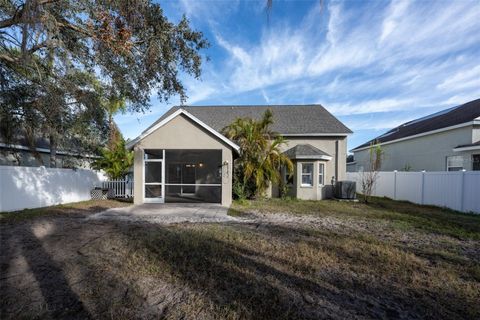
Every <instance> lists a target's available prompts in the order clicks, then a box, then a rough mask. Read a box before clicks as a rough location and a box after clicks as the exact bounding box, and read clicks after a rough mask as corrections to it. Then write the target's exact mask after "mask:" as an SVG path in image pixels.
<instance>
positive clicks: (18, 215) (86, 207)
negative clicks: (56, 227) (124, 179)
mask: <svg viewBox="0 0 480 320" xmlns="http://www.w3.org/2000/svg"><path fill="white" fill-rule="evenodd" d="M127 205H130V203H128V202H125V201H118V200H88V201H81V202H75V203H69V204H61V205H56V206H50V207H43V208H36V209H24V210H19V211H12V212H0V223H2V222H3V223H6V222H18V221H23V220H29V219H35V218H39V217H48V216H55V215H66V214H71V213H76V214H78V213H83V214H86V213H95V212H99V211H103V210H105V209H108V208H114V207H124V206H127Z"/></svg>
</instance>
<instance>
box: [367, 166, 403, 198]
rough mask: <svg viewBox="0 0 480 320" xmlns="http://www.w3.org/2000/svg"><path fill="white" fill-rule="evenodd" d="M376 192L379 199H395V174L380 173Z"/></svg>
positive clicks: (375, 187)
mask: <svg viewBox="0 0 480 320" xmlns="http://www.w3.org/2000/svg"><path fill="white" fill-rule="evenodd" d="M360 183H361V181H360ZM374 192H375V194H377V195H378V196H379V197H388V198H392V199H393V198H394V197H395V172H379V175H378V179H377V183H376V184H375V186H374Z"/></svg>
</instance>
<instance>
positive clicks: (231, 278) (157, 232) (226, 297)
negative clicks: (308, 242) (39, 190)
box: [124, 226, 474, 319]
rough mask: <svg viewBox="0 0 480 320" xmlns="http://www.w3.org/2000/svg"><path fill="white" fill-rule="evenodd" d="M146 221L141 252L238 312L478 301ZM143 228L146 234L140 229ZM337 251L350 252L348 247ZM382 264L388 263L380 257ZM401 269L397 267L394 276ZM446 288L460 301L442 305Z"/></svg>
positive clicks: (390, 308) (333, 314)
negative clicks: (312, 270) (309, 266)
mask: <svg viewBox="0 0 480 320" xmlns="http://www.w3.org/2000/svg"><path fill="white" fill-rule="evenodd" d="M270 227H271V226H266V227H265V228H263V230H261V231H258V232H264V231H266V230H265V229H269V228H270ZM142 228H143V230H138V229H136V230H135V232H126V233H124V236H126V237H130V240H129V242H130V243H135V249H134V250H137V251H136V252H144V253H145V254H146V255H147V256H148V257H149V259H150V261H151V263H154V264H158V265H160V266H164V265H167V266H168V268H167V269H166V270H167V271H166V272H169V275H170V276H171V277H173V278H174V279H176V280H179V281H180V282H181V283H183V284H184V285H186V286H187V287H189V288H191V289H193V290H194V291H196V292H199V293H200V294H202V295H206V296H208V297H209V299H210V301H212V302H213V303H214V304H215V305H216V307H218V308H219V309H221V310H225V309H226V310H230V311H231V312H233V313H234V314H238V315H239V317H240V318H252V319H322V318H338V319H340V318H355V317H367V318H401V317H405V318H425V317H427V318H428V317H434V318H442V316H445V315H448V316H449V317H450V316H451V317H452V318H462V317H464V316H468V314H469V313H468V312H471V310H472V309H471V308H470V311H465V310H463V309H462V307H460V306H461V305H463V306H465V305H469V306H470V307H472V306H473V305H470V304H471V303H472V301H465V300H464V299H463V298H464V297H460V296H458V297H457V296H455V295H452V294H451V292H450V293H446V292H445V293H443V292H438V293H437V294H439V295H440V296H439V297H437V296H435V295H432V293H431V292H427V291H425V290H424V289H422V288H417V289H411V288H410V289H409V288H401V287H399V286H398V284H396V283H395V281H388V282H385V281H380V280H379V279H367V278H362V277H359V278H356V277H352V276H351V275H350V274H345V277H342V274H341V272H342V271H341V270H338V272H336V273H335V274H333V273H332V274H329V273H328V272H330V271H331V270H327V271H328V272H327V273H320V274H314V275H312V277H310V276H305V273H302V272H295V269H296V268H297V267H298V269H297V270H301V266H295V265H289V266H288V265H287V264H288V261H282V260H281V259H280V260H277V261H273V262H272V259H271V257H265V256H262V254H261V253H259V252H257V251H255V250H254V249H246V248H245V247H243V246H240V245H238V246H237V245H234V244H232V243H230V242H224V241H221V240H219V239H218V238H216V237H214V236H211V235H209V234H208V233H206V232H202V231H198V230H197V231H195V230H192V229H189V228H177V227H161V226H148V227H142ZM281 229H282V227H278V226H275V227H272V229H271V230H268V232H269V233H270V234H275V233H276V232H278V231H281V232H287V231H288V230H289V229H290V228H284V230H281ZM290 231H291V230H290ZM138 232H140V233H143V234H142V235H141V236H138ZM246 232H252V230H251V229H249V230H247V231H246ZM254 232H255V231H254ZM132 235H136V236H135V237H132ZM138 249H139V250H138ZM339 254H340V255H345V256H348V253H346V252H343V253H342V252H340V253H339ZM360 263H361V262H360ZM378 263H382V262H381V261H380V259H379V261H378ZM333 268H335V267H333ZM333 268H332V269H333ZM344 272H350V271H349V270H344ZM395 276H396V275H394V274H392V278H394V277H395ZM447 295H448V297H449V299H450V301H457V302H458V303H459V305H458V307H457V306H451V305H446V306H442V307H437V306H436V305H437V303H439V302H442V301H443V302H446V301H447V300H448V299H446V297H447ZM473 310H474V309H473Z"/></svg>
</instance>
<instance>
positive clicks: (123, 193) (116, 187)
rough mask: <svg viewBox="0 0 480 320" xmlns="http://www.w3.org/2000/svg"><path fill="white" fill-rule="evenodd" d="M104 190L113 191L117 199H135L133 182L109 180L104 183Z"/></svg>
mask: <svg viewBox="0 0 480 320" xmlns="http://www.w3.org/2000/svg"><path fill="white" fill-rule="evenodd" d="M102 188H104V189H111V190H112V191H113V195H114V197H115V198H131V197H133V181H126V180H109V181H103V182H102Z"/></svg>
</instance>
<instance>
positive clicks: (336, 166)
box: [335, 139, 338, 181]
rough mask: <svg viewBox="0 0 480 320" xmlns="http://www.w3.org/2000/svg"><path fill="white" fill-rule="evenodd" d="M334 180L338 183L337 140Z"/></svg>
mask: <svg viewBox="0 0 480 320" xmlns="http://www.w3.org/2000/svg"><path fill="white" fill-rule="evenodd" d="M335 180H336V181H338V139H337V140H335Z"/></svg>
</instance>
